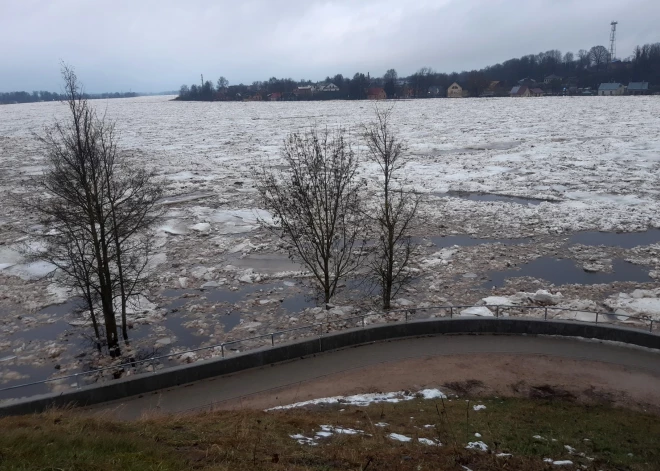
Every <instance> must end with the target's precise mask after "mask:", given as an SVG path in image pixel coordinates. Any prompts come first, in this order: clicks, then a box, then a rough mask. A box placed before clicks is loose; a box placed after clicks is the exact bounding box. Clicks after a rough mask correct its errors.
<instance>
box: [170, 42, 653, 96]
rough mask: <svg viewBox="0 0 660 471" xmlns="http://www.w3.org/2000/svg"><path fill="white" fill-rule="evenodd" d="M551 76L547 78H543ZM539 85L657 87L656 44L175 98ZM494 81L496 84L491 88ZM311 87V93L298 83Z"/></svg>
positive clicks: (500, 91) (197, 89)
mask: <svg viewBox="0 0 660 471" xmlns="http://www.w3.org/2000/svg"><path fill="white" fill-rule="evenodd" d="M551 76H555V77H554V78H553V79H551V80H548V83H544V82H546V78H548V77H551ZM523 80H527V81H528V82H530V83H537V84H538V86H539V87H541V88H543V89H544V90H545V91H546V92H548V93H564V89H566V90H568V89H571V90H573V89H578V88H580V89H582V88H587V87H591V88H594V89H595V88H598V86H599V84H600V83H603V82H620V83H622V84H624V85H627V84H628V83H629V82H649V83H650V90H651V91H660V87H659V86H660V43H655V44H646V45H644V46H637V47H636V48H635V49H634V51H633V54H632V55H631V56H629V57H627V58H625V59H622V60H616V59H615V60H611V58H610V54H609V51H608V49H607V48H606V47H604V46H594V47H592V48H591V49H590V50H586V49H581V50H579V51H578V52H577V53H573V52H566V53H565V54H562V52H561V51H558V50H550V51H546V52H541V53H539V54H530V55H526V56H523V57H520V58H518V59H510V60H507V61H505V62H503V63H501V64H496V65H492V66H488V67H485V68H483V69H481V70H472V71H464V72H460V73H457V72H454V73H451V74H446V73H438V72H435V71H434V70H433V69H431V68H428V67H424V68H422V69H420V70H418V71H417V72H416V73H414V74H412V75H410V76H408V77H399V76H398V74H397V72H396V70H394V69H390V70H388V71H387V72H386V73H385V75H384V76H382V77H374V76H370V74H366V75H365V74H364V73H360V72H358V73H356V74H355V75H354V76H353V77H352V78H349V77H344V76H343V75H342V74H337V75H334V76H327V77H326V78H325V80H324V81H322V82H321V83H322V84H324V85H328V84H334V85H336V86H337V87H338V90H335V91H326V90H325V89H323V88H321V87H318V84H317V83H316V82H312V81H311V80H294V79H292V78H281V79H278V78H276V77H272V78H270V79H269V80H267V81H264V82H260V81H257V82H253V83H252V84H251V85H245V84H242V83H241V84H238V85H229V83H228V81H227V79H225V78H224V77H220V79H219V80H218V81H217V83H213V82H211V81H208V80H206V81H205V80H204V78H203V77H202V79H201V81H200V82H199V83H198V84H193V85H190V86H188V85H183V86H182V87H181V89H180V90H179V97H178V99H179V100H185V101H216V100H218V101H219V100H269V99H271V100H309V99H315V100H316V99H352V100H361V99H365V98H368V97H369V95H370V93H373V92H371V90H373V89H375V88H382V89H383V90H384V91H385V93H386V94H387V97H388V98H424V97H430V96H444V94H445V93H446V90H447V88H448V87H449V86H450V85H451V84H452V83H454V82H458V83H459V84H460V85H461V86H462V87H463V89H464V90H466V91H467V92H468V93H469V95H471V96H480V95H482V94H484V92H486V91H489V93H492V94H493V95H495V96H505V95H508V93H509V91H510V89H511V87H513V86H515V85H518V84H519V82H520V81H523ZM493 82H499V84H497V86H495V87H494V88H493ZM310 86H311V87H312V93H307V90H300V89H299V88H300V87H303V88H305V87H310Z"/></svg>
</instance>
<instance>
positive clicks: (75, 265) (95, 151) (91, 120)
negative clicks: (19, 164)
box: [19, 66, 162, 356]
mask: <svg viewBox="0 0 660 471" xmlns="http://www.w3.org/2000/svg"><path fill="white" fill-rule="evenodd" d="M62 75H63V78H64V81H65V90H66V95H67V105H68V107H69V111H70V121H69V122H68V123H64V124H62V123H56V124H55V125H54V126H53V127H52V128H50V129H48V130H47V131H46V135H45V136H44V137H41V138H40V141H41V142H42V144H44V147H45V151H46V161H47V164H48V169H47V171H46V172H45V173H44V175H43V177H41V178H38V179H35V181H34V183H35V186H36V190H37V191H35V192H33V196H31V197H29V198H25V201H22V202H20V203H19V204H21V205H22V206H23V207H24V208H27V209H29V210H31V211H33V212H35V213H37V214H38V215H40V216H41V217H42V219H43V222H44V224H46V225H51V226H52V227H53V230H52V231H51V235H49V236H44V237H43V243H44V244H43V245H44V246H45V247H46V249H45V250H43V251H39V252H37V253H35V254H33V257H34V258H38V259H42V260H47V261H49V262H50V263H53V264H54V265H55V266H57V267H58V269H60V270H61V271H62V272H63V273H64V274H65V275H66V280H68V282H69V283H70V286H71V287H73V288H75V289H76V290H77V291H78V292H79V294H80V295H82V296H83V297H84V298H85V300H86V302H87V305H88V308H89V312H90V316H91V318H92V324H93V327H94V333H95V335H96V338H97V341H99V340H100V335H101V332H100V326H99V324H98V321H97V315H98V313H99V311H100V313H101V315H102V316H103V324H104V328H105V336H106V342H107V348H108V351H109V353H110V354H111V355H112V356H117V355H120V353H121V350H120V347H119V339H118V332H117V319H116V317H115V314H116V313H115V311H116V309H115V304H114V303H115V300H116V299H121V319H122V335H123V338H124V340H128V331H127V319H126V317H127V316H126V311H127V302H128V299H129V298H130V297H131V296H132V295H133V294H134V293H135V290H136V289H138V288H139V287H140V286H142V283H144V282H146V276H147V274H146V272H145V269H146V266H147V262H148V256H149V253H150V252H149V248H150V247H151V244H150V242H149V241H150V238H151V237H152V234H151V232H150V231H149V229H150V227H152V225H153V224H154V223H155V221H156V220H157V218H158V216H159V211H156V210H154V209H155V206H156V203H157V201H158V199H159V198H160V195H161V194H162V186H161V185H160V184H157V183H156V182H155V181H154V179H153V173H150V172H147V171H146V170H144V169H141V168H134V167H131V166H130V165H128V164H127V163H126V162H124V163H122V159H121V158H120V155H119V154H117V151H116V142H115V139H114V132H113V131H114V125H112V124H106V123H105V121H104V119H99V118H98V117H97V116H96V114H95V112H94V110H93V109H91V108H89V106H88V103H87V101H86V100H85V99H84V97H83V94H82V90H81V88H80V86H79V84H78V82H77V78H76V76H75V74H74V73H73V71H72V70H71V69H70V68H68V67H66V66H64V67H63V70H62ZM53 234H54V235H53ZM97 346H100V343H98V344H97Z"/></svg>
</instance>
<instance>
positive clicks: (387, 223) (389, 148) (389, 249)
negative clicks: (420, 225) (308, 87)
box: [365, 108, 420, 309]
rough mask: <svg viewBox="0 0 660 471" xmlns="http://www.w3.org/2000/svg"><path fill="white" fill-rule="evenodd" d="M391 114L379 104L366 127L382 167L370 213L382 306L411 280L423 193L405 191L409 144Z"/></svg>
mask: <svg viewBox="0 0 660 471" xmlns="http://www.w3.org/2000/svg"><path fill="white" fill-rule="evenodd" d="M391 116H392V109H391V108H390V109H387V110H379V109H378V108H376V120H375V122H374V123H372V124H370V125H369V126H366V128H365V140H366V144H367V148H368V158H369V160H371V161H372V162H373V163H375V164H376V165H377V166H378V168H379V170H380V175H379V177H380V178H379V179H378V185H379V188H378V199H377V203H376V208H375V210H373V211H371V210H370V211H369V213H368V214H371V216H370V218H371V219H372V220H373V221H374V222H375V231H376V235H377V240H376V249H375V253H374V256H373V257H372V258H371V259H370V261H369V266H370V269H371V273H372V275H373V277H374V279H375V281H376V283H377V284H378V285H379V286H380V289H381V297H382V302H383V309H390V303H391V300H392V299H393V298H394V297H395V296H396V295H397V293H398V292H399V290H400V289H401V288H402V287H403V286H404V285H405V284H406V283H408V282H409V281H410V280H411V276H410V271H409V268H410V267H409V265H410V261H411V256H412V254H413V251H414V248H415V245H414V244H413V242H412V238H411V232H412V230H413V228H414V225H415V223H416V222H417V221H416V218H417V210H418V207H419V204H420V195H419V194H418V193H415V192H411V191H406V190H405V189H404V186H403V183H404V182H403V181H402V180H401V178H400V175H399V174H400V173H401V171H402V170H403V167H404V165H405V163H406V162H405V160H404V154H405V150H406V147H405V143H404V142H403V141H402V140H401V139H399V137H398V136H397V135H396V132H394V131H393V130H392V126H391Z"/></svg>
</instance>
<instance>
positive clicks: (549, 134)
mask: <svg viewBox="0 0 660 471" xmlns="http://www.w3.org/2000/svg"><path fill="white" fill-rule="evenodd" d="M171 98H172V97H142V98H135V99H116V100H108V101H101V100H96V101H93V102H91V103H92V104H93V105H94V106H96V107H97V109H98V110H99V112H100V113H104V112H105V113H106V115H107V117H108V118H109V119H111V120H114V121H116V124H117V129H118V131H120V147H121V148H122V149H123V150H124V151H125V152H128V153H129V154H130V155H131V158H132V159H135V160H137V161H140V162H142V163H143V164H144V165H146V166H148V167H150V168H154V169H155V170H156V172H157V174H158V175H159V176H160V177H161V178H162V179H163V180H164V181H165V183H166V189H167V191H166V198H165V200H164V201H163V204H165V205H166V206H167V214H166V217H165V218H164V219H163V221H162V223H161V225H160V227H159V231H158V244H157V245H158V247H159V249H158V250H159V253H158V255H157V257H156V258H155V260H154V271H155V275H156V284H155V286H154V288H153V289H152V290H150V291H149V292H146V293H144V294H145V297H144V300H143V304H142V305H141V306H140V309H138V310H136V312H135V313H134V315H133V320H134V329H133V338H135V339H139V341H140V342H142V343H141V344H140V345H142V346H151V347H154V346H155V347H158V348H163V349H164V348H169V349H170V350H169V351H172V349H176V348H181V349H184V348H185V347H190V346H198V345H203V344H212V343H213V342H218V341H222V340H224V339H227V338H230V337H232V336H233V337H240V336H242V335H243V336H245V335H248V334H249V333H250V332H259V331H260V330H263V329H272V328H273V327H277V328H288V327H291V326H295V325H299V324H301V323H303V322H311V321H313V320H314V318H315V316H318V315H319V313H318V311H314V309H313V307H314V305H315V302H314V301H313V299H311V298H310V297H309V288H308V287H307V286H306V285H305V283H304V280H305V278H304V276H302V275H301V273H300V270H301V269H300V267H299V266H297V265H296V264H295V263H292V262H290V261H289V260H287V259H286V256H285V255H284V254H282V252H281V250H280V249H279V248H278V245H277V241H275V240H273V239H272V237H271V236H270V235H269V234H267V233H265V232H264V231H262V230H260V229H259V227H258V224H257V217H258V216H259V217H263V216H266V215H265V214H264V213H261V212H259V204H258V201H257V194H256V190H255V188H254V185H253V168H254V166H258V165H261V164H262V163H263V162H266V161H269V162H270V163H272V164H273V165H278V164H280V163H281V162H280V160H279V152H280V149H281V145H282V142H283V140H284V139H285V137H286V136H287V135H288V134H289V133H291V132H294V131H300V130H304V129H307V128H309V127H310V126H311V125H317V126H320V127H325V126H329V127H337V126H343V127H345V128H346V129H348V130H349V131H350V132H351V133H352V134H353V139H354V143H355V145H356V146H357V148H358V149H359V148H360V147H359V145H360V140H359V134H360V130H361V126H362V125H363V124H365V123H368V122H369V121H370V120H371V119H372V118H373V115H374V103H373V102H366V101H360V102H348V101H334V102H332V101H330V102H277V103H271V102H263V103H234V102H230V103H222V102H217V103H194V102H174V101H171ZM380 106H393V107H394V111H393V113H394V116H393V123H394V125H395V129H396V131H397V132H398V133H399V135H400V136H401V137H403V138H404V139H405V140H406V141H407V143H408V163H407V165H406V167H405V175H406V177H407V179H408V180H409V182H410V184H411V185H412V186H414V187H415V188H416V189H417V190H419V191H421V192H423V193H425V194H426V195H427V199H426V200H425V203H424V207H423V212H424V214H425V216H426V217H427V220H428V223H427V224H425V225H424V227H422V228H420V229H419V230H418V234H416V235H417V236H418V237H419V238H420V240H421V241H422V242H423V249H422V253H421V254H420V256H419V259H418V260H417V261H416V264H417V265H416V266H417V268H419V270H420V279H419V280H418V281H417V283H416V285H415V286H414V288H413V289H412V290H410V291H408V292H406V293H404V294H403V295H402V296H401V297H405V298H406V299H404V301H406V303H412V304H417V305H421V304H424V303H426V304H443V303H447V302H453V303H456V304H461V303H462V304H465V303H475V302H478V301H479V300H480V299H481V298H483V297H485V296H487V295H491V294H497V295H501V296H513V295H514V294H515V293H516V292H517V291H530V292H535V291H537V290H538V289H547V290H550V291H556V290H557V288H558V287H559V286H562V285H563V284H564V283H563V282H562V272H563V271H565V272H566V280H567V281H566V283H565V284H566V285H567V286H565V287H562V288H561V289H562V293H563V296H564V300H565V301H564V302H565V303H567V306H568V305H569V304H570V305H571V306H572V307H574V306H578V307H579V306H583V307H581V308H583V309H587V308H594V309H602V308H609V309H612V310H614V309H628V311H627V312H632V311H635V309H637V311H639V309H641V308H640V307H639V306H642V305H643V306H646V307H645V308H647V311H649V312H647V314H648V315H653V316H656V315H657V316H658V319H660V307H658V306H657V305H656V304H654V303H655V300H656V292H655V290H656V288H657V283H656V282H655V281H654V280H655V278H656V277H657V276H658V271H659V268H658V266H660V246H659V245H658V242H659V241H660V236H658V231H653V230H652V229H654V228H660V211H659V210H660V99H658V97H578V98H575V97H548V98H537V99H469V100H447V99H430V100H412V101H398V102H396V103H393V102H385V103H380ZM66 112H67V110H66V107H65V106H64V105H62V104H60V103H35V104H25V105H9V106H0V374H2V372H4V378H5V380H0V387H2V383H3V382H4V383H7V384H9V382H11V381H19V380H20V379H21V378H25V377H27V376H30V375H38V376H40V377H41V376H44V375H47V374H50V373H52V372H54V371H55V370H54V369H53V367H54V365H55V364H57V366H58V367H59V369H58V370H57V371H75V370H76V368H81V365H82V364H83V363H85V362H87V361H88V360H89V359H90V357H91V354H89V355H88V356H87V357H84V358H82V359H78V360H74V359H73V356H74V354H76V353H77V352H78V351H80V350H83V351H84V350H85V348H86V347H85V343H84V341H82V340H81V337H80V333H81V331H83V330H84V326H81V324H83V323H84V319H80V317H79V315H77V314H75V313H74V312H72V311H71V309H70V307H71V305H70V304H65V305H63V306H64V307H62V308H60V309H58V308H55V307H52V306H51V307H50V308H46V309H45V310H44V308H45V307H46V306H50V305H52V304H54V303H61V302H64V301H66V300H69V299H71V298H72V297H73V293H70V292H68V291H66V290H65V289H63V287H62V286H60V285H59V284H58V280H57V277H55V278H54V279H51V278H43V276H44V275H45V274H46V273H48V271H49V270H48V267H47V266H43V265H39V264H32V265H30V264H26V263H25V262H24V260H23V259H22V257H21V255H20V253H19V252H18V250H17V249H18V247H19V243H20V241H21V240H22V238H23V237H24V235H25V231H29V232H38V231H40V230H42V229H43V228H41V227H39V226H38V225H36V221H34V220H32V219H31V217H30V215H26V214H22V213H21V212H20V211H19V210H17V209H15V208H13V207H12V205H11V203H10V198H8V194H9V193H14V194H19V193H20V191H22V188H23V187H24V185H25V183H26V181H27V179H29V178H30V176H32V175H37V174H39V173H40V172H41V171H42V170H43V156H42V153H41V151H40V148H39V145H38V142H37V140H36V139H35V136H34V133H41V132H43V129H44V127H45V126H47V125H50V124H52V123H53V122H54V121H55V120H57V119H64V118H66ZM361 172H362V175H363V176H364V177H367V178H373V177H374V176H375V169H374V168H373V167H372V166H370V165H367V164H364V165H362V169H361ZM649 230H650V231H649ZM586 231H589V232H586ZM595 231H606V232H612V233H614V232H626V233H629V232H642V231H647V232H645V233H644V235H640V236H639V237H636V238H635V240H634V241H633V242H630V240H632V239H630V238H629V239H625V240H624V237H625V236H624V235H621V236H616V235H612V238H611V239H607V241H609V242H603V241H604V240H605V239H603V238H600V237H599V236H598V235H597V234H596V232H595ZM582 233H586V234H592V235H584V236H579V234H582ZM593 234H596V235H593ZM617 237H620V238H619V239H618V238H617ZM452 246H454V247H452ZM559 259H561V260H562V261H561V262H560V263H558V264H554V263H552V261H553V260H559ZM546 261H547V263H546ZM521 268H522V270H521ZM544 270H545V271H544ZM569 272H570V274H569ZM591 274H594V276H593V277H591ZM522 276H524V278H521V277H522ZM569 283H570V285H569ZM617 283H618V284H617ZM203 286H205V287H206V288H207V291H200V288H202V287H203ZM493 286H495V290H491V289H490V288H491V287H493ZM352 288H353V286H352V285H350V284H349V286H348V288H347V290H346V293H344V295H343V298H340V299H339V302H340V304H342V305H344V306H347V305H351V306H352V308H346V309H344V311H341V312H342V313H350V312H352V311H351V310H352V309H353V310H355V309H362V310H365V309H369V308H370V307H373V306H372V305H369V304H368V303H365V302H363V303H362V304H360V302H358V298H359V299H368V298H369V296H366V297H365V296H364V293H365V291H364V288H356V289H357V290H358V292H359V296H357V297H356V296H352V295H351V289H352ZM636 288H644V289H646V290H647V292H646V293H643V294H642V295H639V293H638V298H639V297H640V296H641V297H642V298H644V299H646V298H652V299H650V300H649V302H647V303H646V304H644V303H642V304H639V303H638V304H639V305H636V304H634V303H632V302H624V301H622V299H624V298H620V297H619V296H620V295H619V293H625V292H632V291H633V290H634V289H636ZM209 290H210V291H209ZM649 290H651V291H649ZM638 298H631V299H638ZM402 303H403V301H402ZM571 303H572V304H571ZM590 303H591V304H590ZM404 304H405V303H403V304H402V305H404ZM608 306H609V307H608ZM579 308H580V307H579ZM638 308H639V309H638ZM654 309H655V310H657V312H656V311H654ZM30 332H32V334H31V333H30ZM35 332H36V333H35ZM37 333H38V335H37ZM69 339H70V340H69ZM159 342H160V343H159ZM14 357H15V358H14ZM6 358H10V359H9V360H6ZM3 359H5V360H3ZM95 361H96V360H95ZM89 362H91V363H89V364H93V363H94V362H93V361H92V360H89ZM35 365H36V366H35ZM28 366H30V367H33V368H37V370H38V371H39V372H38V373H37V372H36V371H37V370H34V371H30V372H27V373H25V374H23V373H21V371H27V370H25V368H27V367H28ZM21 368H23V370H22V369H21ZM10 373H11V374H10ZM7 378H10V379H7ZM17 378H18V379H17Z"/></svg>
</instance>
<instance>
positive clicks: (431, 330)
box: [0, 318, 660, 416]
mask: <svg viewBox="0 0 660 471" xmlns="http://www.w3.org/2000/svg"><path fill="white" fill-rule="evenodd" d="M443 334H505V335H520V334H528V335H560V336H565V337H585V338H591V339H599V340H610V341H616V342H623V343H628V344H632V345H638V346H641V347H648V348H655V349H660V336H658V335H653V334H651V333H647V332H643V331H640V330H634V329H626V328H621V327H612V326H609V325H603V324H586V323H578V322H568V321H564V322H561V321H543V320H536V319H509V318H505V319H502V318H500V319H495V318H465V319H433V320H422V321H414V322H409V323H397V324H385V325H377V326H372V327H367V328H365V329H362V328H358V329H350V330H344V331H340V332H336V333H333V334H328V335H325V336H323V337H321V338H314V339H310V340H303V341H299V342H295V343H290V344H282V345H276V346H275V347H273V348H264V349H260V350H253V351H250V352H246V353H242V354H239V355H235V356H232V357H230V358H225V359H212V360H205V361H198V362H195V363H194V364H192V365H184V366H177V367H172V368H166V369H164V370H161V371H158V372H156V373H146V374H143V375H139V376H133V377H127V378H123V379H119V380H116V381H109V382H106V383H103V384H100V385H92V386H87V387H83V388H81V389H77V390H72V391H67V392H64V393H58V394H44V395H40V396H33V397H30V398H27V399H22V400H18V401H13V402H11V403H9V404H5V405H1V406H0V416H3V415H19V414H29V413H34V412H41V411H43V410H45V409H47V408H49V407H62V406H70V405H73V406H85V405H91V404H98V403H102V402H107V401H113V400H116V399H121V398H124V397H128V396H133V395H138V394H145V393H148V392H152V391H156V390H159V389H164V388H170V387H174V386H178V385H181V384H185V383H192V382H194V381H199V380H202V379H206V378H211V377H215V376H222V375H227V374H231V373H236V372H239V371H243V370H246V369H250V368H258V367H261V366H264V365H269V364H273V363H278V362H283V361H289V360H295V359H298V358H300V357H304V356H307V355H314V354H317V353H321V352H328V351H332V350H337V349H340V348H346V347H353V346H357V345H361V344H366V343H371V342H378V341H384V340H392V339H400V338H404V337H420V336H428V335H443Z"/></svg>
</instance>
